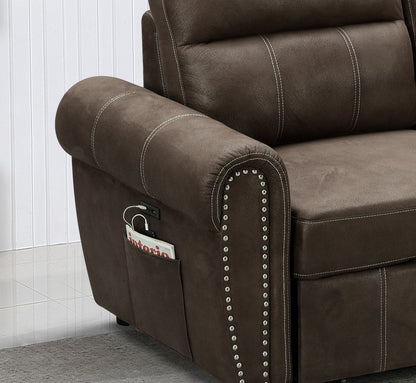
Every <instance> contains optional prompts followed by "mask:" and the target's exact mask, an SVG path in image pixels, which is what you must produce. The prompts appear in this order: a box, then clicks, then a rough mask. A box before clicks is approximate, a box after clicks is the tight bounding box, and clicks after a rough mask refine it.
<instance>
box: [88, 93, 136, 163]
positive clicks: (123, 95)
mask: <svg viewBox="0 0 416 383" xmlns="http://www.w3.org/2000/svg"><path fill="white" fill-rule="evenodd" d="M135 93H136V91H132V92H125V93H120V94H118V95H117V96H114V97H112V98H110V99H109V100H108V101H107V102H106V103H105V104H104V105H103V106H102V107H101V109H100V110H99V111H98V113H97V115H96V116H95V119H94V124H93V126H92V129H91V153H92V157H93V158H94V162H95V163H96V165H97V166H98V167H99V168H101V165H100V163H99V162H98V159H97V153H96V151H95V134H96V130H97V127H98V123H99V121H100V118H101V116H102V114H103V113H104V112H105V110H106V109H107V108H108V107H109V106H110V105H111V104H113V103H114V102H116V101H118V100H120V99H122V98H124V97H127V96H130V95H132V94H135Z"/></svg>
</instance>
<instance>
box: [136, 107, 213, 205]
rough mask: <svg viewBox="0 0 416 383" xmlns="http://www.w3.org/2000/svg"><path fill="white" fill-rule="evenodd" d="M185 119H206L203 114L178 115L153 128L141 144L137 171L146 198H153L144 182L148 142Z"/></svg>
mask: <svg viewBox="0 0 416 383" xmlns="http://www.w3.org/2000/svg"><path fill="white" fill-rule="evenodd" d="M187 117H202V118H208V117H207V116H205V115H203V114H196V113H195V114H180V115H177V116H174V117H172V118H169V119H168V120H166V121H164V122H162V123H161V124H159V125H158V126H157V127H156V128H154V129H153V130H152V131H151V132H150V134H149V135H148V136H147V138H146V141H145V142H144V144H143V149H142V152H141V155H140V163H139V169H140V177H141V180H142V185H143V189H144V190H145V192H146V193H147V195H148V196H150V197H154V196H153V195H151V194H150V192H149V190H148V187H147V182H146V176H145V169H144V166H145V165H144V162H145V158H146V153H147V149H148V148H149V145H150V142H151V141H152V140H153V138H154V137H155V136H156V134H157V133H159V131H160V130H161V129H162V128H164V127H165V126H168V125H170V124H172V123H173V122H175V121H178V120H180V119H182V118H187Z"/></svg>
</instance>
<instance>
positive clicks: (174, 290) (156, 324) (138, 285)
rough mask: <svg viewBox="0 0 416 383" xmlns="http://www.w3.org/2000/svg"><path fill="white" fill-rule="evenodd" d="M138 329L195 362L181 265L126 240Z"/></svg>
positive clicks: (177, 261)
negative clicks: (144, 250) (187, 322)
mask: <svg viewBox="0 0 416 383" xmlns="http://www.w3.org/2000/svg"><path fill="white" fill-rule="evenodd" d="M124 248H125V253H126V259H127V267H128V273H129V279H130V292H131V299H132V303H133V312H134V316H135V321H136V323H135V324H136V327H137V328H138V329H140V330H142V331H143V332H145V333H147V334H149V335H150V336H152V337H153V338H155V339H157V340H159V341H160V342H162V343H164V344H165V345H167V346H169V347H170V348H172V349H174V350H175V351H177V352H179V353H180V354H182V355H183V356H185V357H186V358H188V359H192V353H191V349H190V346H189V339H188V331H187V325H186V317H185V305H184V298H183V289H182V277H181V261H180V260H177V259H174V260H172V259H165V258H161V257H158V256H155V255H150V254H147V253H145V252H143V251H141V250H140V249H138V248H137V247H135V246H133V245H132V244H131V243H130V242H129V241H128V240H127V238H126V237H124Z"/></svg>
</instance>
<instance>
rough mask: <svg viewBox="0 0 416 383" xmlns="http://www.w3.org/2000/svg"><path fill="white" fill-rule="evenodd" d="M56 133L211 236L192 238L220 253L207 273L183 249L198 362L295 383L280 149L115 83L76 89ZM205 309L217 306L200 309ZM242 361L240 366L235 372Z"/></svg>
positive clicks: (237, 375)
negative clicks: (210, 338)
mask: <svg viewBox="0 0 416 383" xmlns="http://www.w3.org/2000/svg"><path fill="white" fill-rule="evenodd" d="M56 130H57V135H58V139H59V142H60V143H61V145H62V146H63V147H64V149H65V150H66V151H67V152H68V153H69V154H71V155H72V156H73V157H75V158H76V159H78V160H80V161H82V162H84V163H86V164H89V165H90V166H93V167H95V168H98V169H101V170H102V171H104V172H106V173H108V174H109V175H111V176H112V177H114V178H116V179H117V180H119V181H120V182H122V183H124V184H125V185H127V186H129V187H131V188H133V189H135V190H137V191H138V192H140V193H142V194H143V193H144V194H147V195H148V196H150V197H152V198H154V199H156V200H158V201H160V202H161V203H162V204H163V205H166V206H168V207H170V208H172V209H174V210H176V211H180V212H181V213H183V215H185V216H187V217H188V218H190V219H191V221H190V222H194V223H195V224H196V225H193V226H195V227H197V228H198V232H200V233H203V235H202V234H201V237H199V240H200V241H202V243H200V244H198V243H196V240H195V239H194V238H189V240H187V241H188V242H191V245H192V246H191V245H189V246H191V247H193V248H198V249H200V253H202V254H204V253H205V252H207V251H208V249H210V253H212V257H207V258H206V259H205V260H204V262H203V263H204V264H205V269H203V270H204V271H203V272H201V265H199V264H198V265H197V266H196V265H194V268H192V266H190V265H193V264H194V263H193V261H191V259H192V258H193V257H192V258H191V256H192V254H191V253H190V254H187V252H186V251H183V250H184V249H187V248H188V245H186V244H185V243H181V242H180V241H179V240H178V241H177V242H176V244H177V245H178V248H179V249H182V251H183V252H182V260H183V261H184V264H183V265H184V270H188V272H187V273H185V271H184V273H185V274H184V286H185V298H187V304H186V307H187V315H188V321H189V332H190V336H191V338H192V344H193V353H194V357H195V360H196V361H197V362H198V363H199V364H200V365H202V366H204V367H205V368H206V369H207V370H209V371H211V372H213V373H215V374H216V376H219V377H221V378H222V381H225V382H232V381H241V376H244V377H245V379H247V380H246V381H263V380H267V379H264V378H267V377H269V376H270V382H272V383H275V382H279V383H280V382H285V383H288V382H290V381H291V370H292V367H291V353H290V338H291V337H290V281H289V278H290V277H289V275H290V274H289V240H290V198H289V187H288V182H287V176H286V171H285V168H284V165H283V164H282V162H281V161H280V159H279V158H278V156H277V154H276V152H275V151H273V150H272V149H271V148H270V147H268V146H266V145H264V144H262V143H260V142H258V141H256V140H253V139H251V138H249V137H247V136H245V135H243V134H241V133H239V132H237V131H235V130H233V129H230V128H228V127H226V126H225V125H223V124H221V123H220V122H218V121H215V120H213V119H211V118H208V117H207V116H204V115H203V114H201V113H198V112H196V111H194V110H192V109H190V108H188V107H185V106H183V105H181V104H178V103H176V102H173V101H171V100H168V99H166V98H163V97H161V96H158V95H156V94H154V93H152V92H150V91H148V90H145V89H143V88H141V87H138V86H135V85H133V84H130V83H128V82H125V81H122V80H118V79H114V78H109V77H96V78H90V79H87V80H84V81H82V82H80V83H79V84H77V85H75V86H74V87H73V88H72V89H70V90H69V91H68V93H67V94H66V95H65V96H64V98H63V100H62V102H61V104H60V106H59V110H58V114H57V118H56ZM209 239H211V241H210V240H209ZM217 266H220V267H217ZM188 268H191V269H192V270H193V271H192V272H189V269H188ZM209 270H212V271H211V272H210V271H209ZM214 270H215V271H214ZM208 275H209V278H208ZM201 278H202V279H203V280H205V283H204V284H203V287H201V286H200V280H201ZM204 278H205V279H204ZM219 283H224V285H223V286H219ZM230 285H232V289H231V288H230V287H229V286H230ZM195 291H198V292H199V293H198V294H199V295H197V296H196V297H195V299H194V298H193V296H194V294H195V293H194V292H195ZM204 297H205V298H204ZM214 297H215V298H214ZM201 300H202V301H203V302H210V304H211V305H212V306H213V307H211V308H210V309H207V308H203V309H202V308H201V307H200V301H201ZM224 302H225V303H224ZM201 312H204V313H206V315H207V322H206V321H205V317H204V318H201V316H200V313H201ZM211 312H215V315H214V316H209V315H210V314H209V313H211ZM196 318H198V319H196ZM208 320H209V323H208ZM211 322H212V323H214V324H216V326H214V327H213V328H211V327H210V326H211ZM210 328H211V330H209V331H211V332H210V333H211V336H214V335H213V334H217V335H218V336H217V335H215V336H217V337H216V338H215V337H214V338H213V339H216V340H215V342H214V341H213V342H214V343H215V344H211V343H210V341H208V340H207V339H205V337H204V334H203V333H204V331H206V330H207V329H210ZM198 329H203V331H202V334H200V333H201V331H197V330H198ZM234 331H235V332H234ZM235 333H238V335H237V336H235ZM225 334H226V337H225V338H224V335H225ZM237 349H238V353H237V352H236V351H235V350H237ZM207 350H208V351H207ZM223 355H227V358H225V357H223ZM236 360H240V361H242V363H237V365H236V366H237V367H236V368H237V370H236V369H235V368H234V367H233V366H234V365H235V361H236ZM240 365H241V366H240ZM242 374H244V375H242Z"/></svg>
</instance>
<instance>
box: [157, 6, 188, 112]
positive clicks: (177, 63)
mask: <svg viewBox="0 0 416 383" xmlns="http://www.w3.org/2000/svg"><path fill="white" fill-rule="evenodd" d="M162 8H163V13H164V15H165V20H166V25H167V27H168V31H169V35H170V40H171V42H172V49H173V55H174V57H175V61H176V68H177V70H178V80H179V86H180V88H181V92H182V99H183V104H184V105H186V98H185V89H184V87H183V82H182V74H181V67H180V65H179V58H178V52H177V46H176V41H175V36H174V34H173V31H172V27H171V25H170V22H169V19H168V13H167V11H166V6H165V0H162Z"/></svg>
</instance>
